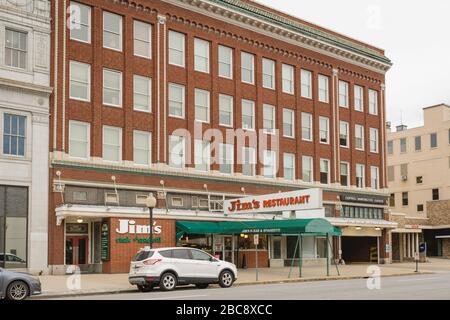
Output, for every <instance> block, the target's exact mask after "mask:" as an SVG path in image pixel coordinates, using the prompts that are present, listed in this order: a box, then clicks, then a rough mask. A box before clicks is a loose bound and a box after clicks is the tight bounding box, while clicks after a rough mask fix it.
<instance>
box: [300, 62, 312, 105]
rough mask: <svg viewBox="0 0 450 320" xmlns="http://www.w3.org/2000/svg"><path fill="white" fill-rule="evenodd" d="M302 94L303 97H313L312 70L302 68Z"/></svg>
mask: <svg viewBox="0 0 450 320" xmlns="http://www.w3.org/2000/svg"><path fill="white" fill-rule="evenodd" d="M300 83H301V96H302V97H303V98H308V99H311V98H312V72H311V71H308V70H303V69H302V70H301V73H300Z"/></svg>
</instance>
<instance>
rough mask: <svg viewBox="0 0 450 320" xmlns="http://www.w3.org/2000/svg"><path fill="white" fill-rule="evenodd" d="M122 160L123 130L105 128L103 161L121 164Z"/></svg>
mask: <svg viewBox="0 0 450 320" xmlns="http://www.w3.org/2000/svg"><path fill="white" fill-rule="evenodd" d="M121 159H122V129H121V128H116V127H108V126H103V160H106V161H113V162H119V161H120V160H121Z"/></svg>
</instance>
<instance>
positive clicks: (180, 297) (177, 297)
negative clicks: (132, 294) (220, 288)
mask: <svg viewBox="0 0 450 320" xmlns="http://www.w3.org/2000/svg"><path fill="white" fill-rule="evenodd" d="M193 297H195V298H198V297H207V295H206V294H201V295H200V294H197V295H190V296H175V297H163V298H153V299H152V298H149V299H147V300H166V299H182V298H193Z"/></svg>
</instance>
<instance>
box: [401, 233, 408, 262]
mask: <svg viewBox="0 0 450 320" xmlns="http://www.w3.org/2000/svg"><path fill="white" fill-rule="evenodd" d="M402 248H403V250H402V261H403V258H406V257H407V254H408V251H407V250H406V233H402Z"/></svg>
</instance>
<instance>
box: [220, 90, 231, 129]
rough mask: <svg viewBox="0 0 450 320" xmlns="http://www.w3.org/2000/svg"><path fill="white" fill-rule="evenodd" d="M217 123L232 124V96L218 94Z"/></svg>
mask: <svg viewBox="0 0 450 320" xmlns="http://www.w3.org/2000/svg"><path fill="white" fill-rule="evenodd" d="M219 124H220V125H222V126H226V127H232V126H233V97H231V96H227V95H224V94H219Z"/></svg>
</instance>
